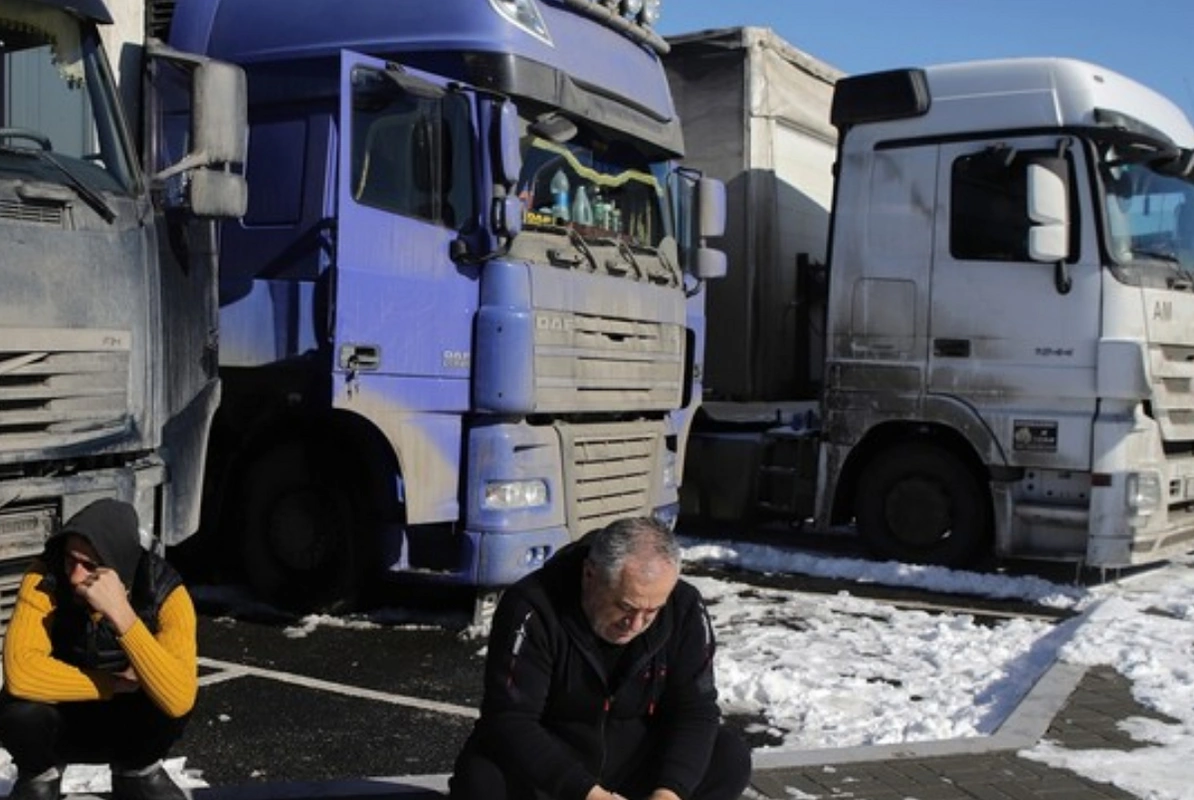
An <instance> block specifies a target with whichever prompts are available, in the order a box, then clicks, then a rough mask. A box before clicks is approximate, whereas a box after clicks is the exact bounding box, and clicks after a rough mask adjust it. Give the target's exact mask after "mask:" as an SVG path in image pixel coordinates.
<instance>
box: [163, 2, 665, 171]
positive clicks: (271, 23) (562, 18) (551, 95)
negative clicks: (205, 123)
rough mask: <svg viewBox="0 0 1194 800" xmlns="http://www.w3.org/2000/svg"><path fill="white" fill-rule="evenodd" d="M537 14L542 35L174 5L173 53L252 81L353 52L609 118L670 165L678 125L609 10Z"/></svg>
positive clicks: (654, 74)
mask: <svg viewBox="0 0 1194 800" xmlns="http://www.w3.org/2000/svg"><path fill="white" fill-rule="evenodd" d="M537 8H538V10H539V11H540V12H541V14H542V20H543V23H544V28H545V34H544V35H535V34H533V33H532V32H530V31H528V30H526V29H523V28H520V27H519V26H518V25H516V24H514V23H512V22H511V21H510V20H509V19H507V18H506V17H504V16H503V15H502V14H500V13H499V12H498V11H497V10H495V9H494V7H493V4H491V3H488V2H476V1H475V0H439V1H438V2H436V3H434V4H432V5H428V4H426V3H424V2H423V0H389V2H385V3H353V2H349V3H347V4H344V3H342V4H341V5H340V6H338V7H337V9H336V10H335V12H333V13H329V8H328V5H327V4H326V3H324V2H319V1H318V0H254V2H251V3H247V2H228V1H227V0H180V2H178V4H177V6H176V9H175V12H174V13H175V17H174V22H173V25H172V27H171V32H170V43H171V44H172V45H173V46H174V47H177V48H179V49H182V50H186V51H189V52H196V53H204V54H206V55H209V56H211V57H213V58H219V59H223V60H226V61H231V62H233V63H236V64H240V65H242V66H244V67H245V68H246V70H248V71H249V72H250V74H252V72H253V70H254V68H255V67H268V65H275V66H282V65H292V64H293V65H297V64H300V63H315V62H318V61H321V60H326V59H331V58H334V57H336V56H337V55H338V53H339V52H340V51H341V50H353V51H356V52H359V53H363V54H366V55H371V56H375V57H377V58H383V59H387V60H391V61H396V62H399V63H402V64H405V65H407V66H411V67H416V68H418V69H422V70H425V71H428V72H432V73H436V74H439V75H442V76H444V77H446V78H450V79H455V80H459V81H462V82H464V83H468V84H470V85H474V86H478V87H480V88H484V89H491V90H494V91H498V92H502V93H507V94H511V95H514V96H516V97H523V98H529V99H532V100H535V101H538V102H540V103H542V104H543V105H544V106H545V107H547V108H553V109H555V108H558V109H564V110H566V111H570V112H572V114H573V116H574V117H576V118H577V119H588V120H590V121H598V122H600V121H601V120H602V118H605V120H606V121H607V124H608V125H609V126H611V127H615V128H617V129H620V130H623V131H626V132H628V133H630V134H631V135H634V136H636V137H639V138H641V139H642V140H644V141H645V142H648V143H650V144H652V145H654V146H655V147H656V148H658V149H659V150H661V151H663V152H664V153H665V154H667V155H674V154H678V153H679V152H680V151H681V150H682V149H683V139H682V137H681V134H680V125H679V120H678V119H677V118H676V114H675V111H674V109H673V106H672V99H671V94H670V92H669V89H668V86H667V82H666V81H665V80H664V79H663V78H662V70H661V69H660V62H659V55H658V53H657V52H656V51H655V49H654V48H652V47H650V46H648V45H647V44H646V43H644V42H641V41H637V42H636V41H635V40H634V39H633V38H631V37H630V36H628V35H627V34H626V32H625V31H623V30H621V29H620V28H619V27H618V26H617V25H614V24H611V23H610V22H609V21H608V20H606V21H603V19H602V15H601V14H600V13H598V12H599V11H604V12H605V13H606V15H608V10H607V9H606V8H605V6H604V5H603V4H601V3H599V2H596V0H592V10H588V7H587V6H585V5H584V2H583V0H569V2H567V3H566V2H564V0H540V2H539V3H538V5H537ZM578 8H579V9H580V10H578ZM625 24H626V23H625V22H624V21H622V25H625ZM660 41H662V40H660ZM665 46H666V45H665ZM286 68H289V66H287V67H286ZM252 91H253V88H252V81H250V93H252ZM611 103H613V104H615V105H616V106H617V108H616V109H615V108H612V107H611V106H610V104H611Z"/></svg>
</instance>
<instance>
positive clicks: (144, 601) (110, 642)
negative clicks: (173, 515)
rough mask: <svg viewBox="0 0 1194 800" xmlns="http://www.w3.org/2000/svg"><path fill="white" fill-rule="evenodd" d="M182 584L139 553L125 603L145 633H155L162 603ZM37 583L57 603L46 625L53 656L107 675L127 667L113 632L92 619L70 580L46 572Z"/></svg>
mask: <svg viewBox="0 0 1194 800" xmlns="http://www.w3.org/2000/svg"><path fill="white" fill-rule="evenodd" d="M58 563H61V559H59V560H58ZM181 584H182V578H181V577H180V576H179V574H178V572H177V571H175V569H174V568H173V567H172V566H170V564H169V563H167V561H166V560H165V559H164V558H162V557H160V556H158V555H156V554H154V553H151V552H148V551H145V552H142V554H141V560H140V561H139V562H138V564H137V571H136V577H135V578H134V579H133V588H132V591H130V592H129V602H130V604H131V605H132V607H133V610H134V611H135V612H136V613H137V616H138V617H140V618H141V621H142V622H144V623H145V625H146V627H148V628H149V631H150V633H157V631H158V612H160V611H161V609H162V603H163V602H165V600H166V598H167V597H169V596H170V593H171V592H172V591H174V590H175V589H176V588H178V587H179V586H180V585H181ZM42 585H43V587H45V588H46V590H47V591H49V592H50V593H51V594H52V595H54V598H55V600H56V601H57V606H56V608H55V609H54V615H53V620H52V621H51V623H50V642H51V645H52V647H53V651H52V653H53V656H54V658H57V659H60V660H61V661H65V662H66V663H68V664H72V665H74V666H76V667H81V668H84V669H98V670H104V671H106V672H119V671H121V670H123V669H125V668H126V667H128V665H129V660H128V656H127V655H126V654H125V652H124V648H122V647H121V646H120V642H119V641H118V639H117V635H116V631H115V629H113V628H112V626H111V625H109V624H108V622H107V621H106V620H104V619H102V618H101V619H99V620H95V619H92V611H91V609H90V608H89V607H88V606H87V605H86V604H84V603H80V602H79V600H78V598H77V596H76V595H75V593H74V589H73V588H72V587H71V585H70V582H69V581H67V580H65V579H64V578H63V577H62V575H61V573H60V572H59V571H57V570H51V571H50V572H48V573H47V574H46V577H45V579H44V581H43V584H42Z"/></svg>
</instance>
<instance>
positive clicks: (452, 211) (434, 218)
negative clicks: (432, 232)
mask: <svg viewBox="0 0 1194 800" xmlns="http://www.w3.org/2000/svg"><path fill="white" fill-rule="evenodd" d="M352 85H353V98H352V121H351V126H352V130H351V136H352V176H351V180H352V196H353V199H354V200H356V201H357V202H358V203H361V204H362V205H367V206H372V207H373V208H379V209H382V210H385V211H392V212H394V213H396V214H401V215H403V216H407V217H414V218H417V219H422V220H426V221H427V222H432V223H435V224H437V225H443V226H444V227H447V228H452V229H453V230H463V229H464V228H465V227H467V226H468V224H469V223H470V222H471V221H472V220H473V217H474V212H473V205H474V204H473V189H472V172H473V170H472V148H471V144H470V141H471V139H470V108H469V101H468V98H467V97H465V96H463V95H460V94H456V93H452V92H447V93H443V94H437V95H436V96H425V95H415V94H412V93H409V92H407V91H405V90H404V89H403V88H402V87H400V86H398V85H397V84H396V83H394V82H393V81H391V80H389V79H388V78H386V76H385V75H384V74H383V73H381V72H378V71H377V70H369V69H363V68H358V69H356V70H354V72H353V81H352Z"/></svg>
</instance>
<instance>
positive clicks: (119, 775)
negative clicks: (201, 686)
mask: <svg viewBox="0 0 1194 800" xmlns="http://www.w3.org/2000/svg"><path fill="white" fill-rule="evenodd" d="M195 629H196V623H195V609H194V606H193V605H192V604H191V598H190V595H189V594H188V593H187V590H186V588H185V587H183V585H182V581H181V579H180V577H179V575H178V573H177V572H175V571H174V569H173V568H171V567H170V565H169V564H167V563H166V562H165V560H163V559H162V558H160V557H159V556H157V555H155V554H153V553H151V552H148V551H146V550H144V549H142V547H141V540H140V535H139V533H138V523H137V512H136V511H135V510H134V509H133V507H132V506H131V505H129V504H128V503H124V502H120V501H118V500H97V501H96V502H94V503H92V504H91V505H89V506H87V507H86V508H84V509H83V510H82V511H80V512H79V513H77V514H75V515H74V516H73V517H71V518H70V519H68V520H67V521H66V523H65V524H64V525H63V526H62V529H61V530H60V531H59V532H58V533H56V534H54V535H53V536H52V537H50V539H49V540H48V541H47V542H46V546H45V550H44V552H43V553H42V555H41V557H40V558H39V559H38V560H36V561H35V562H34V563H33V565H32V567H30V569H29V571H28V572H27V573H26V574H25V577H24V578H23V579H22V581H21V588H20V592H19V593H18V595H17V602H16V608H15V609H14V611H13V615H12V620H11V621H10V622H9V625H8V633H7V634H6V636H5V641H4V687H3V690H2V691H0V745H2V746H3V747H4V748H5V749H7V750H8V752H9V754H10V755H11V756H12V759H13V762H14V763H15V764H16V766H17V770H18V777H17V781H16V784H15V785H14V786H13V790H12V794H11V795H10V797H11V798H14V800H57V798H58V797H59V796H60V794H61V782H62V775H61V769H62V768H63V767H64V766H65V765H66V764H67V763H70V762H80V763H108V764H110V765H111V767H112V795H113V798H114V799H115V800H185V798H186V797H187V795H186V793H184V792H183V791H182V790H181V789H180V788H179V787H178V786H177V785H176V784H175V783H174V781H173V780H172V779H171V778H170V776H169V775H168V774H167V773H166V771H165V769H164V768H163V767H162V764H161V759H162V757H163V756H165V754H166V753H167V751H168V750H169V748H170V746H171V745H172V744H173V743H174V742H175V741H177V739H178V738H179V736H180V735H181V734H182V731H183V727H184V725H185V724H186V721H187V719H188V717H189V715H190V711H191V709H192V707H193V706H194V704H195V695H196V691H197V688H198V662H197V653H196V640H195Z"/></svg>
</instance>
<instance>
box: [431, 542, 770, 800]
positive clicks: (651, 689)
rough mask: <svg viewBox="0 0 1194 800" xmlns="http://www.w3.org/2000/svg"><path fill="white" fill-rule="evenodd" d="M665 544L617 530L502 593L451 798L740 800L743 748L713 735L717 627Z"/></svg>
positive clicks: (724, 734) (717, 732) (745, 769)
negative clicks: (477, 711)
mask: <svg viewBox="0 0 1194 800" xmlns="http://www.w3.org/2000/svg"><path fill="white" fill-rule="evenodd" d="M679 576H680V550H679V546H678V544H677V543H676V540H675V537H673V536H672V533H671V532H670V531H669V530H668V529H667V528H666V527H664V526H663V525H661V524H660V523H658V522H656V521H654V520H650V519H625V520H619V521H617V522H614V523H613V524H611V525H609V526H608V527H606V528H603V529H601V530H599V531H595V532H593V533H591V534H589V535H588V536H586V537H584V538H583V539H581V540H580V541H578V542H576V543H574V544H572V545H570V546H568V547H566V548H564V549H563V550H561V551H560V552H559V554H557V555H556V556H555V557H554V558H553V559H552V560H551V561H549V562H548V563H547V564H546V565H544V566H543V567H542V568H541V569H539V570H538V571H537V572H535V573H533V574H531V575H529V576H527V577H525V578H523V579H522V580H520V581H519V582H518V583H516V584H515V585H514V586H512V587H511V588H510V589H508V590H507V591H506V592H505V594H504V595H503V597H502V599H501V602H499V603H498V608H497V611H496V613H495V614H494V620H493V630H492V632H491V633H490V637H489V651H488V654H487V656H486V664H485V691H484V700H483V701H482V703H481V717H480V719H479V720H478V721H477V723H476V725H475V727H474V729H473V732H472V734H471V736H470V737H469V739H468V741H467V742H466V743H465V745H464V748H463V749H462V750H461V752H460V754H459V756H458V757H457V760H456V769H455V774H454V775H453V776H452V779H451V781H450V783H449V786H450V789H451V796H452V798H453V799H454V800H473V799H474V798H475V799H477V800H480V798H484V800H503V799H504V798H510V800H531V799H532V798H539V799H540V800H541V799H542V798H551V799H552V800H611V799H613V798H630V800H644V798H647V799H648V800H676V798H681V799H682V800H735V799H736V798H738V797H739V796H740V795H741V794H742V791H743V789H745V787H746V784H747V782H748V781H749V779H750V768H751V767H750V751H749V749H748V748H747V747H746V745H745V744H744V743H742V741H741V740H739V739H738V738H737V737H735V736H733V735H732V734H731V733H730V732H729V731H727V730H725V729H724V728H723V727H722V726H721V724H720V712H719V710H718V707H717V691H716V689H715V688H714V685H713V649H714V642H713V629H712V626H711V625H710V622H709V618H708V616H707V614H706V612H705V607H704V604H703V603H702V601H701V597H700V594H699V593H698V592H697V590H696V589H695V588H694V587H693V586H691V585H690V584H688V583H686V582H684V581H682V580H679Z"/></svg>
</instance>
